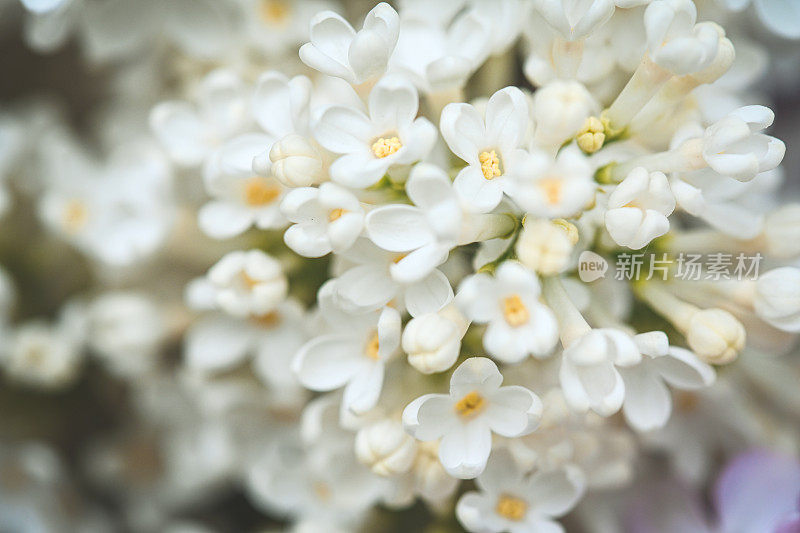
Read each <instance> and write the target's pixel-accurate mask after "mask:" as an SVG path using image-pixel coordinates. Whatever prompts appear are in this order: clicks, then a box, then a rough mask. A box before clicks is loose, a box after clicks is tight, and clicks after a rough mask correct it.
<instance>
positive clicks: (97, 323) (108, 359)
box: [87, 291, 167, 377]
mask: <svg viewBox="0 0 800 533" xmlns="http://www.w3.org/2000/svg"><path fill="white" fill-rule="evenodd" d="M164 321H165V316H164V314H163V313H162V310H161V309H160V308H159V306H158V305H157V304H156V303H155V302H154V301H153V300H152V299H150V298H148V297H147V296H145V295H144V294H141V293H136V292H122V291H119V292H108V293H105V294H103V295H102V296H100V297H99V298H97V299H95V300H94V301H93V302H92V303H91V304H90V305H89V307H88V309H87V322H88V324H87V327H88V331H87V342H88V344H89V347H91V348H92V350H94V352H95V353H96V354H97V355H98V356H99V357H100V359H101V360H102V361H103V362H104V363H105V364H106V365H107V366H108V368H109V371H110V372H112V373H114V374H118V375H120V376H123V377H125V376H136V375H142V374H144V373H145V372H146V371H148V370H150V369H152V367H153V366H154V364H155V363H156V356H157V354H158V350H159V348H160V347H161V344H162V342H163V341H164V338H165V336H166V333H167V331H166V324H165V323H164Z"/></svg>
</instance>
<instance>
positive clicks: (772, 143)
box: [703, 106, 786, 181]
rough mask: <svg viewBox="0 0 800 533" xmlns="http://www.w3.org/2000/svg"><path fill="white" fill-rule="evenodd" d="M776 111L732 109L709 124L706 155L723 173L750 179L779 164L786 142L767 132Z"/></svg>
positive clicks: (704, 152)
mask: <svg viewBox="0 0 800 533" xmlns="http://www.w3.org/2000/svg"><path fill="white" fill-rule="evenodd" d="M774 118H775V114H774V113H773V112H772V111H771V110H770V109H768V108H766V107H763V106H746V107H742V108H739V109H737V110H736V111H733V112H732V113H730V114H729V115H728V116H726V117H725V118H723V119H722V120H720V121H718V122H716V123H715V124H714V125H712V126H711V127H709V128H708V129H707V130H706V132H705V136H704V138H703V158H704V159H705V160H706V162H707V163H708V165H709V166H710V167H711V168H712V169H714V170H715V171H716V172H718V173H720V174H722V175H723V176H730V177H731V178H734V179H737V180H739V181H749V180H751V179H753V178H754V177H755V176H756V174H760V173H761V172H766V171H768V170H772V169H774V168H775V167H777V166H778V165H779V164H780V162H781V161H782V160H783V156H784V154H785V152H786V146H785V145H784V144H783V141H780V140H778V139H776V138H775V137H771V136H769V135H764V134H763V133H761V131H762V130H764V129H766V128H768V127H769V126H770V125H771V124H772V121H773V120H774Z"/></svg>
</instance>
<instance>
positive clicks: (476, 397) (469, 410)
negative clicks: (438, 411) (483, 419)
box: [455, 391, 486, 418]
mask: <svg viewBox="0 0 800 533" xmlns="http://www.w3.org/2000/svg"><path fill="white" fill-rule="evenodd" d="M485 407H486V400H484V399H483V396H481V395H480V394H478V392H477V391H472V392H470V393H468V394H467V395H465V396H464V397H463V398H461V399H460V400H458V402H456V405H455V411H456V413H457V414H458V416H460V417H462V418H472V417H474V416H476V415H478V414H479V413H480V412H481V411H483V409H484V408H485Z"/></svg>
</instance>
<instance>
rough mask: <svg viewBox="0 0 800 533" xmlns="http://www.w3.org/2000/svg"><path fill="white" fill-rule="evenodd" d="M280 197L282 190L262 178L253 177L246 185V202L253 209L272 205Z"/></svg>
mask: <svg viewBox="0 0 800 533" xmlns="http://www.w3.org/2000/svg"><path fill="white" fill-rule="evenodd" d="M280 195H281V188H280V187H278V186H277V185H275V184H274V183H270V181H269V180H267V178H262V177H261V176H253V177H252V178H249V179H248V180H247V181H246V182H245V184H244V201H245V203H246V204H247V205H249V206H252V207H258V206H263V205H268V204H271V203H272V202H274V201H275V200H277V199H278V197H279V196H280Z"/></svg>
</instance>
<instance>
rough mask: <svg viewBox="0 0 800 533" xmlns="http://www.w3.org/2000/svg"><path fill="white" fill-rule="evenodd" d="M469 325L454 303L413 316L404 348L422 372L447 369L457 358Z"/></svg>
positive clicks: (411, 360)
mask: <svg viewBox="0 0 800 533" xmlns="http://www.w3.org/2000/svg"><path fill="white" fill-rule="evenodd" d="M468 326H469V324H468V322H467V320H466V319H465V318H464V316H463V315H462V314H461V312H460V311H459V310H458V308H456V307H455V306H452V305H450V306H448V307H446V308H445V309H442V310H441V311H439V312H438V313H428V314H425V315H421V316H418V317H416V318H413V319H411V321H410V322H409V323H408V324H407V325H406V329H405V330H404V331H403V351H405V352H406V353H407V354H408V362H409V364H410V365H411V366H413V367H414V368H416V369H417V370H419V371H420V372H422V373H423V374H432V373H434V372H443V371H445V370H447V369H448V368H450V367H451V366H453V363H455V362H456V359H458V354H459V352H460V351H461V339H462V338H463V337H464V334H465V333H466V331H467V327H468Z"/></svg>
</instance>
